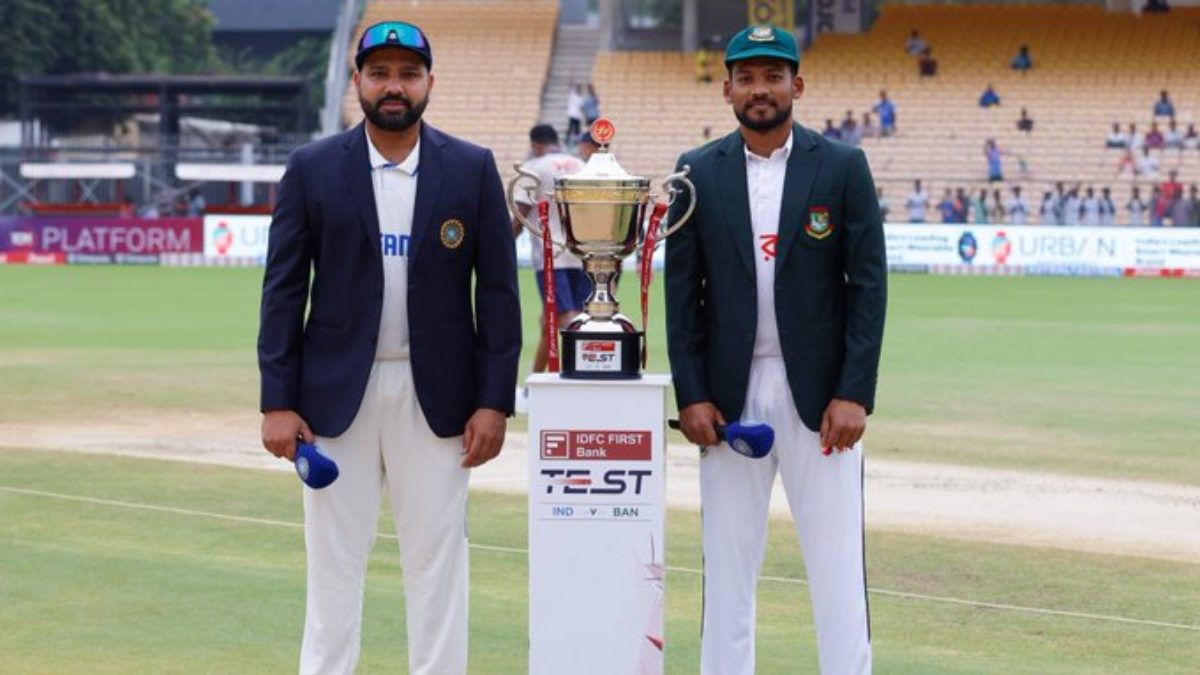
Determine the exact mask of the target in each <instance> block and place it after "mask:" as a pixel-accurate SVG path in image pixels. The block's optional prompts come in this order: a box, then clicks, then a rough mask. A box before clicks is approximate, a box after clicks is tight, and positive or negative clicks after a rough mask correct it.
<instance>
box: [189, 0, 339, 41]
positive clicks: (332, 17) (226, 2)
mask: <svg viewBox="0 0 1200 675" xmlns="http://www.w3.org/2000/svg"><path fill="white" fill-rule="evenodd" d="M341 4H342V0H305V1H304V2H296V0H254V1H253V2H247V1H246V0H208V11H209V12H211V13H212V15H213V17H214V18H216V20H217V22H216V25H215V26H213V31H214V32H216V33H219V32H224V31H246V32H277V31H289V32H290V31H301V32H307V31H319V32H331V31H332V30H333V27H334V26H335V25H336V24H337V15H338V8H339V7H340V6H341Z"/></svg>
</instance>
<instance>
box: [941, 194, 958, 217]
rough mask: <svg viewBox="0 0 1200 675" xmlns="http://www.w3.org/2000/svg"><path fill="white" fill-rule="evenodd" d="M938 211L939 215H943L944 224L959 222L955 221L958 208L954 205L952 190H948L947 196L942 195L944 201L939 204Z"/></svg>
mask: <svg viewBox="0 0 1200 675" xmlns="http://www.w3.org/2000/svg"><path fill="white" fill-rule="evenodd" d="M937 210H938V213H940V214H942V222H943V223H954V222H958V221H956V220H955V219H954V217H955V214H956V213H957V211H958V207H957V206H955V204H954V194H953V193H952V192H951V191H950V188H946V192H945V194H943V195H942V201H940V202H938V205H937Z"/></svg>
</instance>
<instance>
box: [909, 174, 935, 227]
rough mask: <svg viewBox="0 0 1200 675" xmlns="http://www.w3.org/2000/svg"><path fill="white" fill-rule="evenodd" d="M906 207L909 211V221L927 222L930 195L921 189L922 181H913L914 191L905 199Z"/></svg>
mask: <svg viewBox="0 0 1200 675" xmlns="http://www.w3.org/2000/svg"><path fill="white" fill-rule="evenodd" d="M904 208H905V209H906V210H907V211H908V222H910V223H923V222H925V209H927V208H929V195H928V194H926V193H925V191H924V190H922V189H921V181H920V180H915V181H913V189H912V192H910V193H908V198H907V199H905V200H904Z"/></svg>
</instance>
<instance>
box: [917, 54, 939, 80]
mask: <svg viewBox="0 0 1200 675" xmlns="http://www.w3.org/2000/svg"><path fill="white" fill-rule="evenodd" d="M937 70H938V62H937V59H935V58H933V49H931V48H929V47H926V48H925V49H923V50H921V56H920V58H918V59H917V74H918V75H920V76H921V79H925V78H927V77H935V76H936V75H937Z"/></svg>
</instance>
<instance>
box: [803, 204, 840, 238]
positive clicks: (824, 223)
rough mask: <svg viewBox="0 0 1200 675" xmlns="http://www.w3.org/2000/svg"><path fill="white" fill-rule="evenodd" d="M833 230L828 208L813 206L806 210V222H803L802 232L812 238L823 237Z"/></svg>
mask: <svg viewBox="0 0 1200 675" xmlns="http://www.w3.org/2000/svg"><path fill="white" fill-rule="evenodd" d="M832 232H833V221H832V220H830V219H829V208H828V207H825V206H814V207H812V208H811V209H809V210H808V222H807V223H805V224H804V233H805V234H807V235H808V236H810V237H812V238H813V239H824V238H825V237H828V236H829V235H830V234H831V233H832Z"/></svg>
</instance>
